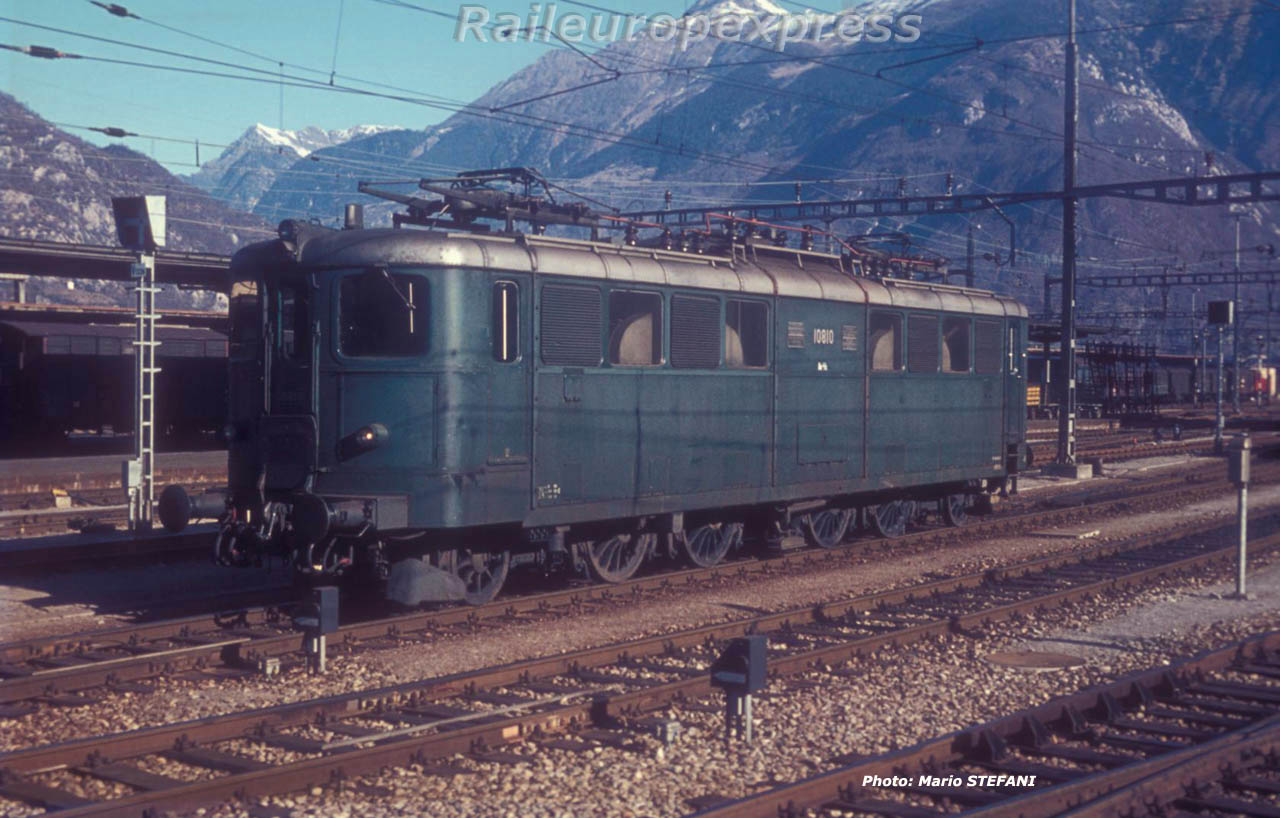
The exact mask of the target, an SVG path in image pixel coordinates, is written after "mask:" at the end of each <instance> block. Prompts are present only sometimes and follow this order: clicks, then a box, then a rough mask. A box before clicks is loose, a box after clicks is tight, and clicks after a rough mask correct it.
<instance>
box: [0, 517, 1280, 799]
mask: <svg viewBox="0 0 1280 818" xmlns="http://www.w3.org/2000/svg"><path fill="white" fill-rule="evenodd" d="M1251 525H1252V530H1254V531H1256V532H1257V533H1258V535H1259V537H1258V539H1257V540H1255V542H1254V543H1253V544H1252V550H1253V552H1254V553H1255V554H1257V553H1261V552H1262V551H1264V550H1272V549H1274V548H1276V547H1277V546H1280V517H1277V516H1271V517H1267V518H1264V519H1261V520H1257V521H1254V522H1253V523H1252V524H1251ZM1232 534H1233V528H1232V526H1229V525H1227V526H1221V527H1220V528H1219V530H1218V531H1217V532H1216V533H1214V534H1207V533H1197V534H1193V535H1191V536H1182V537H1179V538H1178V539H1176V540H1174V541H1169V540H1168V535H1167V534H1164V535H1147V536H1144V537H1140V538H1135V539H1134V540H1131V541H1129V542H1127V543H1118V544H1109V545H1103V546H1098V547H1095V548H1092V549H1089V550H1088V551H1084V552H1076V553H1073V554H1069V555H1056V556H1052V557H1045V558H1041V559H1036V560H1031V561H1027V562H1023V563H1019V564H1016V565H1012V566H1008V567H1006V568H1002V569H997V570H992V571H987V572H983V573H978V574H970V575H966V576H961V577H953V578H949V579H944V580H936V581H932V582H925V583H921V584H918V585H913V586H910V587H906V588H900V589H895V590H891V591H886V592H881V593H877V594H871V595H865V596H860V597H855V598H849V599H844V600H840V601H837V602H831V603H826V604H823V605H819V606H815V607H806V608H801V609H795V610H790V611H783V612H779V613H768V614H762V615H758V616H751V617H746V618H742V619H739V620H735V621H732V622H726V623H720V624H713V625H706V626H702V627H696V628H690V629H687V630H684V631H680V632H676V633H664V634H660V635H657V636H650V637H643V638H639V639H634V640H630V641H626V642H622V643H616V644H612V645H607V646H603V647H595V648H589V649H585V650H577V651H572V652H566V653H562V654H558V655H555V656H549V657H541V658H535V659H529V660H524V661H519V662H514V663H511V664H506V665H502V666H497V667H490V668H485V669H481V670H477V671H472V672H466V673H458V674H453V675H450V676H445V677H440V678H435V679H430V680H424V681H419V682H411V683H406V684H401V685H396V686H393V687H386V688H380V689H377V690H366V691H361V692H358V693H352V694H344V695H338V696H330V697H326V698H322V699H316V700H310V701H303V702H296V703H292V704H286V705H282V706H278V707H271V708H262V709H256V710H249V711H243V712H237V713H230V714H227V715H223V716H216V717H210V718H205V719H200V720H196V721H188V722H182V723H177V724H170V725H164V726H160V727H151V728H144V729H141V730H135V731H131V732H127V733H121V734H116V735H111V736H104V737H97V738H88V739H82V740H75V741H69V742H65V743H62V744H56V745H47V746H41V747H32V748H28V749H22V750H17V751H13V752H9V753H5V754H2V755H0V770H3V771H4V773H3V776H0V797H4V798H9V799H16V800H21V801H25V802H28V803H32V804H36V805H43V806H45V807H48V808H58V809H61V810H63V811H62V812H61V813H60V814H62V815H66V816H89V815H94V816H103V815H121V816H123V815H137V814H139V813H141V812H142V811H144V810H147V809H153V810H157V811H158V810H164V809H177V808H184V807H191V806H195V805H199V804H208V803H212V802H217V801H222V800H226V799H230V798H239V799H249V798H257V797H259V796H264V795H269V794H278V793H284V792H291V791H294V790H298V789H303V788H310V787H313V786H323V785H325V784H326V783H330V782H332V781H335V780H341V779H344V778H348V777H351V776H357V775H361V774H365V773H370V772H374V771H377V770H379V769H380V768H382V767H385V766H396V765H404V764H408V763H417V764H421V765H424V771H425V772H426V773H427V774H442V775H450V774H453V773H454V772H456V769H455V768H452V767H451V766H450V765H448V764H441V763H440V759H443V758H445V757H448V756H451V755H454V754H459V753H461V754H470V755H472V756H473V757H475V758H477V759H480V760H489V761H504V760H505V761H511V760H512V759H511V758H510V756H511V754H510V753H506V754H504V753H503V752H502V751H501V749H500V748H501V746H502V745H504V744H507V743H510V742H514V741H517V740H525V739H536V740H538V741H542V742H546V743H547V745H548V746H553V747H556V748H558V749H569V750H572V749H579V750H589V749H591V748H594V747H596V746H601V745H603V744H610V745H614V746H626V745H627V744H628V743H629V742H633V741H634V739H635V733H634V730H635V729H643V724H644V720H643V716H644V714H646V713H648V712H650V711H652V710H654V709H656V708H660V707H664V706H669V705H671V704H673V703H675V702H685V703H686V706H690V707H695V708H701V707H706V708H711V707H715V705H713V704H710V703H707V704H699V703H696V702H694V703H690V702H691V701H692V700H695V699H699V698H700V697H704V696H706V695H707V694H709V693H711V690H712V688H711V685H710V678H709V672H708V667H709V665H710V662H711V661H712V660H713V659H714V658H715V656H716V655H717V654H718V652H719V647H718V646H719V645H720V644H722V643H723V641H724V640H727V639H730V638H733V637H737V636H742V635H744V634H765V635H767V636H768V638H769V642H770V657H769V664H770V671H771V673H773V674H775V675H780V674H788V673H795V672H801V671H806V670H812V669H814V668H815V667H823V668H826V667H830V666H833V665H839V664H840V663H842V662H844V661H847V660H851V659H857V658H858V657H860V656H864V655H867V654H869V653H871V652H873V651H876V650H880V649H883V648H887V647H891V646H903V645H906V644H909V643H912V642H916V641H920V640H926V639H938V638H943V637H947V636H948V635H953V634H956V633H965V632H969V631H972V630H975V629H980V628H985V627H989V626H991V625H993V624H994V623H997V622H1000V621H1005V620H1010V619H1015V618H1017V617H1020V616H1024V615H1027V614H1030V613H1032V612H1035V611H1037V610H1041V609H1044V608H1046V607H1050V606H1055V605H1063V604H1067V603H1069V602H1072V601H1076V600H1081V599H1085V598H1090V597H1093V596H1096V595H1098V594H1101V593H1104V592H1107V591H1112V590H1116V589H1120V588H1128V587H1134V586H1138V585H1141V584H1142V583H1145V582H1150V581H1153V580H1155V579H1157V578H1162V577H1169V576H1174V575H1180V574H1183V573H1186V572H1197V571H1203V570H1204V568H1205V567H1206V566H1208V565H1211V564H1213V563H1215V562H1219V561H1222V560H1224V559H1228V558H1230V557H1231V556H1233V555H1234V553H1235V551H1234V546H1232V545H1226V546H1225V547H1224V546H1223V543H1224V542H1227V543H1229V542H1230V541H1231V538H1232V537H1231V535H1232ZM393 636H394V635H392V634H386V633H384V634H382V635H381V636H380V637H378V638H380V639H381V640H383V641H385V640H388V639H391V638H393ZM831 672H833V673H839V670H834V671H831ZM1273 695H1274V694H1273ZM566 731H568V732H570V733H572V735H571V736H570V737H568V738H564V737H559V736H558V734H562V733H565V732H566ZM515 760H516V761H527V760H528V757H527V756H519V755H517V756H516V757H515ZM85 780H94V781H98V782H103V781H105V782H109V783H110V784H111V785H112V787H113V788H115V787H118V788H122V789H124V790H127V794H118V795H116V796H115V797H107V796H101V795H99V796H97V797H94V796H93V795H92V794H91V793H93V792H95V790H93V789H91V788H89V789H86V787H85V786H84V784H83V781H85ZM112 792H113V793H115V792H116V790H115V789H112Z"/></svg>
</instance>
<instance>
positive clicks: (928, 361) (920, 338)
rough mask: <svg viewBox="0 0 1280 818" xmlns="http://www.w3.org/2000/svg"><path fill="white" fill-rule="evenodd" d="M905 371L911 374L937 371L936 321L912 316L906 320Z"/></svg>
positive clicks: (928, 317) (934, 318)
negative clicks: (907, 370)
mask: <svg viewBox="0 0 1280 818" xmlns="http://www.w3.org/2000/svg"><path fill="white" fill-rule="evenodd" d="M907 369H909V370H910V371H912V372H937V371H938V319H937V317H936V316H932V315H913V316H911V317H910V318H908V319H907Z"/></svg>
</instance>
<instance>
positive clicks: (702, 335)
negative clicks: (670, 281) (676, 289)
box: [671, 295, 720, 369]
mask: <svg viewBox="0 0 1280 818" xmlns="http://www.w3.org/2000/svg"><path fill="white" fill-rule="evenodd" d="M719 364H720V302H719V301H717V300H715V299H714V298H693V297H691V296H687V295H677V296H672V298H671V365H672V366H673V367H676V368H677V369H715V368H716V367H717V366H718V365H719Z"/></svg>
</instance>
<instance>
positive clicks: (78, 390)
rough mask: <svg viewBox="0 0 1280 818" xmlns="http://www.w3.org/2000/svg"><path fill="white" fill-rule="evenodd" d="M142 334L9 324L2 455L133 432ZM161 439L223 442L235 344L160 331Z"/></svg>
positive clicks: (1, 359)
mask: <svg viewBox="0 0 1280 818" xmlns="http://www.w3.org/2000/svg"><path fill="white" fill-rule="evenodd" d="M133 335H134V328H133V326H131V325H123V324H93V323H88V324H75V323H62V322H42V321H21V320H6V321H0V452H2V453H3V454H6V455H7V454H19V453H25V452H24V450H34V449H36V448H37V447H38V448H39V449H41V450H42V451H47V449H48V447H49V445H50V444H55V445H56V444H58V443H60V442H62V441H65V440H67V438H68V437H70V436H72V435H75V434H80V433H88V434H95V435H102V436H113V435H129V434H132V432H133V388H134V386H133V381H134V377H133V367H134V363H133V343H132V341H133ZM156 338H157V340H159V341H160V346H159V348H158V349H157V353H156V354H157V361H158V363H159V366H160V373H159V375H158V376H157V378H156V404H157V411H158V412H159V417H158V418H157V420H158V425H157V428H156V433H157V434H156V437H157V440H158V441H160V442H161V443H166V442H167V443H169V444H170V445H174V446H177V445H192V444H196V443H208V442H210V441H213V440H215V439H216V437H217V435H218V433H219V432H220V430H221V429H222V426H223V424H224V423H225V422H226V414H227V338H226V336H225V335H223V334H222V333H220V332H216V331H215V330H211V329H205V328H201V327H177V326H165V325H163V324H162V325H160V326H158V327H157V328H156Z"/></svg>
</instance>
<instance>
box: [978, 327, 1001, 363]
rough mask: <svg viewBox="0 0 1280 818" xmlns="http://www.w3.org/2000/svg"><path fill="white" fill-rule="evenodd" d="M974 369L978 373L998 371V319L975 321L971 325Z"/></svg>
mask: <svg viewBox="0 0 1280 818" xmlns="http://www.w3.org/2000/svg"><path fill="white" fill-rule="evenodd" d="M973 340H974V348H975V354H974V369H975V370H976V371H977V372H978V374H980V375H990V374H993V373H996V372H999V371H1000V355H1001V352H1002V350H1001V348H1000V323H999V322H998V321H977V322H975V323H974V326H973Z"/></svg>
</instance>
